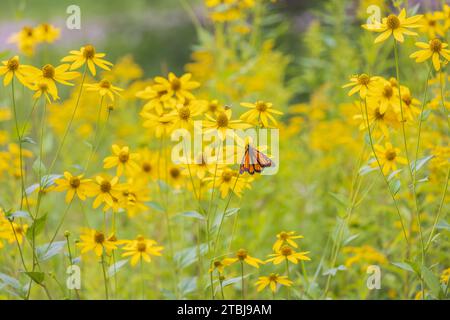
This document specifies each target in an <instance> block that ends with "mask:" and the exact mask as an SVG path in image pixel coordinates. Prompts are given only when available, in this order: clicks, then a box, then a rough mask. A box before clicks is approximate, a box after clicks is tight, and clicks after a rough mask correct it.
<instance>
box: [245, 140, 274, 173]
mask: <svg viewBox="0 0 450 320" xmlns="http://www.w3.org/2000/svg"><path fill="white" fill-rule="evenodd" d="M272 166H274V163H273V161H272V160H270V159H269V157H267V156H266V155H265V154H263V153H262V152H259V151H258V150H256V149H255V148H253V147H252V146H250V144H247V145H246V146H245V153H244V157H243V158H242V162H241V166H240V168H239V174H243V173H244V172H248V173H249V174H251V175H253V174H254V173H255V172H258V173H261V172H262V171H263V170H264V168H267V167H272Z"/></svg>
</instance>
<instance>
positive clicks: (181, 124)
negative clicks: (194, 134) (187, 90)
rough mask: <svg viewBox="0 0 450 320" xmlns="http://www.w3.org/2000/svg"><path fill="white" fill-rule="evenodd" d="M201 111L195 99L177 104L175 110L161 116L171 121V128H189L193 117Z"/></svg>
mask: <svg viewBox="0 0 450 320" xmlns="http://www.w3.org/2000/svg"><path fill="white" fill-rule="evenodd" d="M201 113H202V107H201V105H200V103H198V102H197V101H189V103H187V104H186V103H185V104H179V105H178V106H177V107H176V108H175V110H173V111H172V112H170V113H168V114H167V115H165V116H163V117H162V120H163V121H172V123H173V129H190V128H191V127H192V126H193V123H194V118H195V117H196V116H198V115H200V114H201Z"/></svg>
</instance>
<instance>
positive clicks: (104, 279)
mask: <svg viewBox="0 0 450 320" xmlns="http://www.w3.org/2000/svg"><path fill="white" fill-rule="evenodd" d="M104 256H105V255H104V253H102V260H101V264H102V271H103V283H104V285H105V297H106V300H109V294H108V279H107V277H106V269H105V258H104Z"/></svg>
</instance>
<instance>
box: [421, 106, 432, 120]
mask: <svg viewBox="0 0 450 320" xmlns="http://www.w3.org/2000/svg"><path fill="white" fill-rule="evenodd" d="M430 114H431V110H430V109H427V110H425V111H424V112H423V113H422V115H421V116H420V117H421V118H422V121H426V120H427V119H428V117H429V116H430Z"/></svg>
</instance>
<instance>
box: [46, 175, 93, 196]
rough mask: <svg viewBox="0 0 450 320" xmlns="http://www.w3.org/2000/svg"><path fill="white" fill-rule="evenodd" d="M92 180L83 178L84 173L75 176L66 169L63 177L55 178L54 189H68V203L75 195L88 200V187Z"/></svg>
mask: <svg viewBox="0 0 450 320" xmlns="http://www.w3.org/2000/svg"><path fill="white" fill-rule="evenodd" d="M90 182H91V180H90V179H83V175H78V176H73V175H72V174H71V173H70V172H68V171H65V172H64V177H63V178H60V179H56V180H55V184H56V187H55V188H54V189H53V190H54V191H59V192H61V191H67V193H66V202H67V203H69V202H71V201H72V199H73V198H74V196H75V195H76V196H77V197H78V198H79V199H80V200H82V201H84V200H86V188H87V186H88V185H89V183H90Z"/></svg>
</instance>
